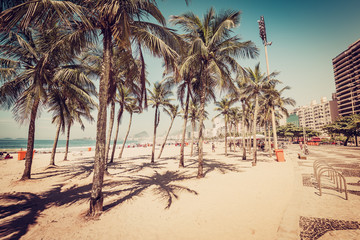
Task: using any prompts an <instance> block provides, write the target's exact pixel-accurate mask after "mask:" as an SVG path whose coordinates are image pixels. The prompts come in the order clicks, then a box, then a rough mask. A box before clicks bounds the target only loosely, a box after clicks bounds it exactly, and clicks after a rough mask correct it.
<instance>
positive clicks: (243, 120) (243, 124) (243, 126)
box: [241, 103, 246, 160]
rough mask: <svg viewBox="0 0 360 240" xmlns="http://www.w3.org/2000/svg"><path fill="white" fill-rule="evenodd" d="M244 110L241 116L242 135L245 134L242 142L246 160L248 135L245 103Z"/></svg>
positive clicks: (243, 158) (243, 157)
mask: <svg viewBox="0 0 360 240" xmlns="http://www.w3.org/2000/svg"><path fill="white" fill-rule="evenodd" d="M242 110H243V114H242V117H241V130H242V135H243V142H242V147H243V156H242V160H246V145H245V144H246V142H245V135H246V129H245V104H244V103H242Z"/></svg>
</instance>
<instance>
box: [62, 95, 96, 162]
mask: <svg viewBox="0 0 360 240" xmlns="http://www.w3.org/2000/svg"><path fill="white" fill-rule="evenodd" d="M79 105H80V104H79V103H78V102H74V101H71V100H70V99H67V104H66V106H67V109H68V114H67V115H66V117H65V125H66V126H67V132H66V145H65V154H64V161H67V160H68V159H67V156H68V152H69V143H70V132H71V127H72V126H73V125H74V123H75V122H78V123H79V124H80V127H81V129H82V130H84V129H85V126H84V123H83V121H82V118H85V119H86V120H87V121H89V122H93V121H94V118H93V117H92V115H91V111H92V110H93V109H94V106H95V107H97V104H95V103H91V104H90V103H89V104H86V105H80V107H79Z"/></svg>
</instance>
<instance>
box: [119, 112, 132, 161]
mask: <svg viewBox="0 0 360 240" xmlns="http://www.w3.org/2000/svg"><path fill="white" fill-rule="evenodd" d="M132 115H133V114H132V113H130V120H129V127H128V130H127V132H126V135H125V138H124V142H123V145H122V147H121V151H120V154H119V158H121V157H122V154H123V151H124V147H125V144H126V140H127V138H128V136H129V132H130V128H131V122H132Z"/></svg>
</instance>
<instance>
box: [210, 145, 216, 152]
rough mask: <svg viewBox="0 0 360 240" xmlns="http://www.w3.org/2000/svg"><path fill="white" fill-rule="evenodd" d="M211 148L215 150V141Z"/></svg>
mask: <svg viewBox="0 0 360 240" xmlns="http://www.w3.org/2000/svg"><path fill="white" fill-rule="evenodd" d="M211 149H212V151H213V152H215V144H214V143H212V144H211Z"/></svg>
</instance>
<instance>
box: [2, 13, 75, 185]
mask: <svg viewBox="0 0 360 240" xmlns="http://www.w3.org/2000/svg"><path fill="white" fill-rule="evenodd" d="M8 10H11V9H8ZM8 10H6V11H4V12H3V13H1V15H0V19H1V18H2V17H3V15H4V13H6V12H8ZM0 22H1V21H0ZM1 26H2V25H1ZM1 26H0V27H1ZM65 34H67V32H66V31H65V30H64V29H62V30H59V28H58V27H53V28H52V29H51V30H48V31H38V30H35V29H33V28H28V29H27V30H25V31H20V30H19V31H16V32H12V31H10V32H8V33H2V36H3V37H2V38H1V39H0V51H1V52H2V56H3V58H2V59H0V61H1V65H3V66H4V68H2V70H1V72H3V74H1V75H2V76H3V80H4V81H5V83H4V84H3V85H2V86H1V88H0V95H1V97H0V103H1V104H2V105H5V107H8V108H10V107H11V106H13V112H14V114H15V118H16V119H17V120H18V121H19V122H20V123H23V122H24V121H26V120H28V119H29V120H30V123H29V131H28V145H27V153H26V156H25V159H26V161H25V169H24V173H23V175H22V177H21V179H22V180H26V179H30V176H31V165H32V153H33V148H34V137H35V120H36V117H37V114H38V109H39V107H40V106H42V105H43V104H45V103H46V101H47V98H48V93H49V89H51V85H52V83H53V82H52V81H53V78H54V74H55V72H56V69H58V68H60V67H61V66H62V64H63V63H68V62H69V61H71V58H72V56H74V53H75V50H76V49H75V50H74V49H72V42H71V41H70V40H69V41H67V42H62V43H59V42H58V40H59V39H64V38H65V37H64V36H65ZM80 45H81V44H80ZM64 53H66V54H64ZM4 73H6V75H4Z"/></svg>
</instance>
